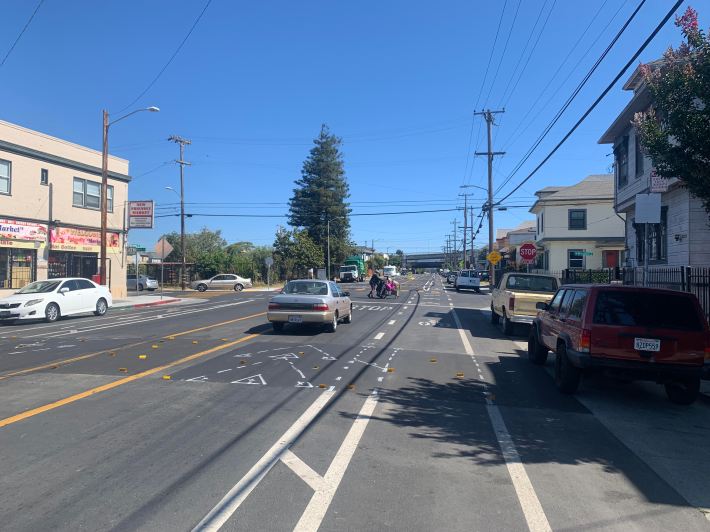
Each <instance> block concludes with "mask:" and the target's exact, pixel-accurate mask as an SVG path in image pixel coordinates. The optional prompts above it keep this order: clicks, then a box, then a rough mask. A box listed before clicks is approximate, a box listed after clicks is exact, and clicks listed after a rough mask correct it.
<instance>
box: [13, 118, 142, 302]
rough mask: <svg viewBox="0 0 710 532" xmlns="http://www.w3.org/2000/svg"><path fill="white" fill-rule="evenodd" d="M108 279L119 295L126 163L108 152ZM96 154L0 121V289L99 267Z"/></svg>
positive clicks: (90, 273) (122, 288)
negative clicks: (110, 155) (109, 155)
mask: <svg viewBox="0 0 710 532" xmlns="http://www.w3.org/2000/svg"><path fill="white" fill-rule="evenodd" d="M108 168H109V180H108V184H109V190H108V194H107V199H108V210H109V213H108V234H107V254H106V255H107V258H108V261H109V266H108V278H107V284H108V285H109V287H110V288H111V293H112V294H113V296H114V297H115V298H120V297H125V295H126V260H125V223H124V220H125V206H126V200H127V198H128V182H129V181H130V179H131V178H130V176H129V175H128V161H126V160H124V159H119V158H117V157H109V162H108ZM100 206H101V152H98V151H95V150H92V149H89V148H85V147H83V146H79V145H77V144H72V143H71V142H67V141H65V140H62V139H58V138H54V137H50V136H49V135H45V134H43V133H39V132H37V131H32V130H29V129H26V128H23V127H20V126H17V125H15V124H10V123H8V122H3V121H0V289H8V288H9V289H17V288H21V287H22V286H24V285H25V284H27V283H29V282H32V281H34V280H41V279H48V278H55V277H64V276H76V277H86V278H92V276H94V275H96V274H97V273H98V271H99V252H100V243H101V239H100V229H101V211H100Z"/></svg>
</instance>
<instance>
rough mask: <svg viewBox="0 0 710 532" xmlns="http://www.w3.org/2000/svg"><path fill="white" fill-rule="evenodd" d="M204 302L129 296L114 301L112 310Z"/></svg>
mask: <svg viewBox="0 0 710 532" xmlns="http://www.w3.org/2000/svg"><path fill="white" fill-rule="evenodd" d="M203 301H206V300H205V299H197V298H181V297H170V296H163V298H162V299H161V298H160V296H159V295H154V296H130V297H128V298H127V299H114V301H113V306H112V307H111V309H112V310H129V309H134V308H144V307H155V306H158V305H170V304H186V303H201V302H203Z"/></svg>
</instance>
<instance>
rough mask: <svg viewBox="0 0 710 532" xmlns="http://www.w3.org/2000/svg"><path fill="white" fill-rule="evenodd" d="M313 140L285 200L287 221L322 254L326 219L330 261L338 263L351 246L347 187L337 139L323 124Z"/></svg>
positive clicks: (324, 248) (339, 142)
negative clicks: (308, 238) (290, 195)
mask: <svg viewBox="0 0 710 532" xmlns="http://www.w3.org/2000/svg"><path fill="white" fill-rule="evenodd" d="M313 143H314V144H315V146H313V148H311V151H310V154H309V155H308V158H307V159H306V160H305V161H304V163H303V168H302V169H301V178H300V179H299V180H297V181H296V188H295V189H294V190H293V196H292V197H291V199H290V201H289V224H290V225H291V226H293V227H297V228H298V227H302V228H304V229H305V230H306V231H307V232H308V236H309V237H310V239H311V240H312V241H313V242H314V243H315V245H316V246H318V247H320V249H321V254H322V255H323V256H324V255H325V253H326V247H327V239H328V238H327V234H328V229H327V227H328V220H330V256H331V262H332V263H334V264H339V263H342V262H343V260H345V257H346V256H347V255H348V254H350V252H351V249H352V245H351V242H350V219H349V215H350V207H349V204H348V203H347V199H348V198H349V197H350V189H349V186H348V182H347V180H346V178H345V168H344V164H343V157H342V154H341V153H340V146H341V139H340V138H338V137H336V136H335V135H333V134H331V133H330V130H329V129H328V126H326V125H325V124H324V125H323V126H321V130H320V135H319V136H318V137H317V138H316V139H315V140H314V141H313Z"/></svg>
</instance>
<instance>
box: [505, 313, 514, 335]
mask: <svg viewBox="0 0 710 532" xmlns="http://www.w3.org/2000/svg"><path fill="white" fill-rule="evenodd" d="M514 331H515V323H513V322H512V321H510V320H509V319H508V315H507V314H506V313H505V309H503V334H505V335H506V336H511V335H512V334H513V332H514Z"/></svg>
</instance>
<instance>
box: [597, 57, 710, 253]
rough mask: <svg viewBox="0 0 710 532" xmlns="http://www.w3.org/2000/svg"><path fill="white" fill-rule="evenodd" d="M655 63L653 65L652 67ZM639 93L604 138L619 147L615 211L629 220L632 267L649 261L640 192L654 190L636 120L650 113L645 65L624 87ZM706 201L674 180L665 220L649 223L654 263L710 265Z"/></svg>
mask: <svg viewBox="0 0 710 532" xmlns="http://www.w3.org/2000/svg"><path fill="white" fill-rule="evenodd" d="M651 66H653V64H652V65H651ZM623 88H624V90H627V91H633V96H632V98H631V101H630V102H629V103H628V105H627V106H626V107H625V108H624V110H623V111H621V114H620V115H619V116H618V117H617V118H616V120H614V122H613V123H612V125H611V126H610V127H609V129H608V130H607V131H606V133H604V135H602V138H601V139H599V143H600V144H613V145H614V159H615V164H614V166H615V179H614V184H615V185H614V197H615V209H616V212H618V213H623V214H624V215H625V218H626V253H625V260H624V264H625V265H626V266H642V265H643V264H644V260H645V257H644V253H645V248H644V245H643V243H644V226H643V225H642V224H639V225H636V221H635V214H636V194H640V193H647V192H649V191H650V181H651V169H652V165H653V163H652V161H651V159H649V158H648V157H646V156H645V155H644V154H643V151H642V150H641V146H640V143H639V142H637V139H636V131H635V129H634V127H633V125H632V124H631V121H632V120H633V118H634V114H635V113H637V112H640V111H646V110H647V109H648V108H649V106H650V105H651V103H652V102H651V95H650V93H649V91H648V89H647V86H646V84H645V82H644V80H643V76H642V75H641V73H640V71H639V69H636V71H635V72H634V73H633V75H632V76H631V77H630V78H629V80H628V81H627V82H626V84H625V85H624V87H623ZM708 222H709V220H708V213H707V212H706V211H705V209H704V208H703V205H702V203H701V201H700V200H699V199H697V198H695V197H693V196H692V195H691V194H690V193H689V192H688V190H687V189H686V188H684V187H683V186H682V184H681V183H680V182H679V181H678V179H671V180H669V182H668V190H667V191H666V192H663V193H662V194H661V223H660V224H652V225H650V226H649V237H650V239H651V245H650V254H649V257H650V261H649V264H650V265H651V266H707V265H708V264H710V226H709V225H708Z"/></svg>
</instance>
